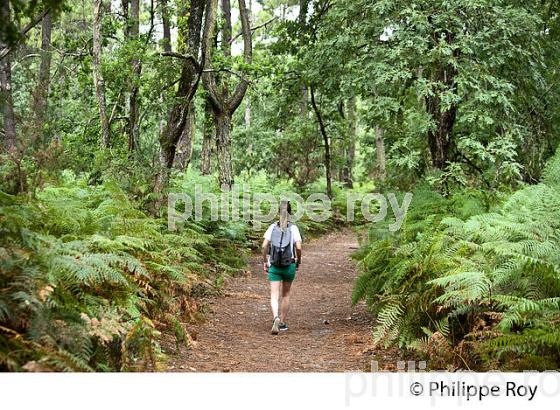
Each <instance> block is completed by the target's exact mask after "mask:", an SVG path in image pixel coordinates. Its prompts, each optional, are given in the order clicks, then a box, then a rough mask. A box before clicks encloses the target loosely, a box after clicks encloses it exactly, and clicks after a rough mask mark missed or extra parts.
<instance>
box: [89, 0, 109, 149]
mask: <svg viewBox="0 0 560 410" xmlns="http://www.w3.org/2000/svg"><path fill="white" fill-rule="evenodd" d="M102 19H103V1H102V0H93V61H92V65H93V83H94V85H95V95H96V97H97V104H98V106H99V122H100V125H101V148H107V147H108V146H109V120H108V118H107V104H106V100H105V82H104V80H103V74H102V73H101V38H102V34H101V21H102Z"/></svg>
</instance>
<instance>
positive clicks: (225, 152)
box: [214, 113, 233, 188]
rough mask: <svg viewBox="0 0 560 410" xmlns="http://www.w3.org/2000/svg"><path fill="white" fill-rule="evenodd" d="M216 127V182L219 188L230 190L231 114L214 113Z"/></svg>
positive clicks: (231, 181)
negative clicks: (223, 187)
mask: <svg viewBox="0 0 560 410" xmlns="http://www.w3.org/2000/svg"><path fill="white" fill-rule="evenodd" d="M214 126H215V127H216V154H217V160H218V173H219V177H218V180H219V182H220V186H225V187H228V188H231V186H232V185H233V168H232V163H231V114H229V113H221V114H216V113H214Z"/></svg>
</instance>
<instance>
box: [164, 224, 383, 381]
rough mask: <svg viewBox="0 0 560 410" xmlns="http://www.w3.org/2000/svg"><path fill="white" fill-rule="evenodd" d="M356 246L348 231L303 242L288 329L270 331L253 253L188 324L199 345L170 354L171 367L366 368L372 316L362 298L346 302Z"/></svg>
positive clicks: (253, 369)
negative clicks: (197, 320) (202, 316)
mask: <svg viewBox="0 0 560 410" xmlns="http://www.w3.org/2000/svg"><path fill="white" fill-rule="evenodd" d="M357 245H358V243H357V239H356V235H355V234H354V233H353V232H352V231H350V230H344V231H341V232H336V233H332V234H329V235H325V236H322V237H320V238H318V239H314V240H311V241H309V242H306V243H304V247H303V251H304V253H303V263H302V265H301V268H300V271H299V272H298V276H297V277H296V280H295V282H294V285H293V288H292V302H291V311H290V313H289V315H288V320H287V322H288V324H289V326H290V329H289V330H288V331H287V332H281V333H280V334H279V335H278V336H274V335H271V334H270V327H271V324H272V316H271V313H270V307H269V300H270V297H269V286H268V281H267V279H266V276H265V275H264V273H263V272H262V265H261V263H260V261H261V259H260V257H258V256H253V257H252V258H251V263H250V269H249V270H248V271H247V272H246V274H245V275H243V276H238V277H235V278H230V279H229V280H227V281H226V284H225V288H224V294H223V295H222V296H218V297H216V298H213V299H212V300H211V301H210V312H209V313H208V317H207V320H206V321H205V322H203V323H201V324H199V325H196V326H194V328H193V327H192V326H191V327H190V330H191V331H192V332H193V334H194V335H195V337H196V346H193V347H192V348H191V349H189V350H187V351H183V352H182V353H181V354H179V355H175V356H172V358H171V360H170V362H169V369H168V370H169V371H179V372H181V371H197V372H229V371H231V372H236V371H237V372H297V371H302V372H340V371H364V370H366V371H367V370H369V366H370V364H369V363H370V360H372V359H373V357H372V356H371V350H372V349H371V346H370V344H371V327H370V317H369V315H368V313H367V310H366V308H365V306H364V305H363V304H359V305H358V306H355V307H352V306H351V302H350V301H351V298H350V297H351V292H352V287H353V285H354V280H355V277H356V269H355V266H354V263H353V261H352V260H351V259H350V254H351V253H352V251H353V250H354V249H356V247H357ZM384 353H389V354H390V352H384ZM384 356H386V355H384ZM385 359H387V357H385Z"/></svg>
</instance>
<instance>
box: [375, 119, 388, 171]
mask: <svg viewBox="0 0 560 410" xmlns="http://www.w3.org/2000/svg"><path fill="white" fill-rule="evenodd" d="M383 133H384V132H383V128H381V127H380V126H376V127H375V153H376V156H377V164H376V168H377V169H376V174H377V175H376V176H377V178H378V179H379V180H380V181H384V180H385V178H386V177H387V171H386V169H385V162H386V159H385V143H384V141H383Z"/></svg>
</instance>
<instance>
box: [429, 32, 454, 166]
mask: <svg viewBox="0 0 560 410" xmlns="http://www.w3.org/2000/svg"><path fill="white" fill-rule="evenodd" d="M441 36H445V41H447V42H448V43H449V44H451V43H452V42H453V37H454V36H453V34H452V33H450V32H447V31H445V32H439V33H438V34H437V35H436V38H437V39H440V38H441ZM453 55H454V56H455V57H458V56H459V50H454V51H453ZM457 74H458V72H457V69H456V68H455V67H454V66H453V65H452V64H445V65H443V66H440V67H438V68H437V69H436V71H435V74H434V80H435V82H436V83H437V84H439V85H442V86H443V89H444V90H446V91H451V92H454V93H456V92H457V82H456V80H455V79H456V77H457ZM425 100H426V111H427V112H428V114H429V115H430V116H431V117H432V118H433V120H434V122H435V123H436V127H435V129H430V130H429V131H428V145H429V146H430V153H431V156H432V165H433V166H434V168H437V169H444V168H445V167H446V165H447V161H448V160H449V152H450V150H451V147H452V145H453V127H454V125H455V119H456V117H457V108H458V107H457V104H452V105H451V107H449V109H447V110H445V111H442V110H441V98H440V94H438V92H436V93H435V94H434V95H429V96H427V97H426V99H425Z"/></svg>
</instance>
